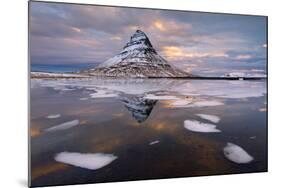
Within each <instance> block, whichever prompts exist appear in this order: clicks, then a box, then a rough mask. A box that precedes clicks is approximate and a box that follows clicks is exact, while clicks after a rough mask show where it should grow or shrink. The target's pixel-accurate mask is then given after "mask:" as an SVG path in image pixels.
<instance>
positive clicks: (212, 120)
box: [196, 114, 220, 123]
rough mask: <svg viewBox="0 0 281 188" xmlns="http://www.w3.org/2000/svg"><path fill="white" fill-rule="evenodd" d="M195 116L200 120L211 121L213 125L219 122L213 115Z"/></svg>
mask: <svg viewBox="0 0 281 188" xmlns="http://www.w3.org/2000/svg"><path fill="white" fill-rule="evenodd" d="M196 115H197V116H199V117H200V118H202V119H205V120H208V121H211V122H213V123H218V122H219V121H220V118H219V117H218V116H215V115H209V114H196Z"/></svg>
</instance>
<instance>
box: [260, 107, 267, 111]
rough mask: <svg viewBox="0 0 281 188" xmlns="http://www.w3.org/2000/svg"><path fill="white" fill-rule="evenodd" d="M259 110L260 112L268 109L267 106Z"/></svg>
mask: <svg viewBox="0 0 281 188" xmlns="http://www.w3.org/2000/svg"><path fill="white" fill-rule="evenodd" d="M259 111H260V112H266V111H267V108H260V109H259Z"/></svg>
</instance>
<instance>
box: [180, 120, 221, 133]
mask: <svg viewBox="0 0 281 188" xmlns="http://www.w3.org/2000/svg"><path fill="white" fill-rule="evenodd" d="M184 127H185V128H186V129H188V130H190V131H193V132H202V133H214V132H221V131H220V130H218V129H217V128H216V125H213V124H209V123H202V122H200V121H196V120H185V121H184Z"/></svg>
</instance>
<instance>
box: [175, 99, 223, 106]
mask: <svg viewBox="0 0 281 188" xmlns="http://www.w3.org/2000/svg"><path fill="white" fill-rule="evenodd" d="M220 105H224V103H223V102H220V101H215V100H199V101H196V100H192V99H179V100H176V101H174V102H172V103H171V106H172V107H176V108H189V107H208V106H220Z"/></svg>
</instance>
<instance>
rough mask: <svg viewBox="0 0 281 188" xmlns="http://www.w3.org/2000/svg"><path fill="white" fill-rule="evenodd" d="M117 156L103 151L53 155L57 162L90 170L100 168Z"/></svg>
mask: <svg viewBox="0 0 281 188" xmlns="http://www.w3.org/2000/svg"><path fill="white" fill-rule="evenodd" d="M117 158H118V157H117V156H115V155H113V154H104V153H74V152H61V153H58V154H57V155H56V156H55V160H56V161H57V162H61V163H65V164H69V165H73V166H76V167H81V168H86V169H90V170H97V169H100V168H102V167H104V166H106V165H108V164H110V163H111V162H112V161H114V160H115V159H117Z"/></svg>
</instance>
